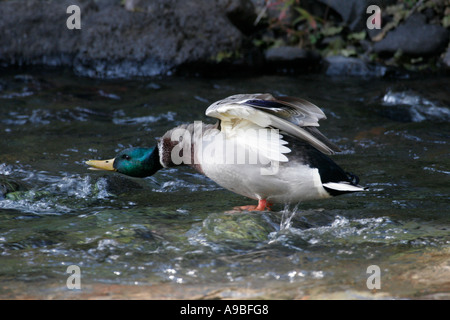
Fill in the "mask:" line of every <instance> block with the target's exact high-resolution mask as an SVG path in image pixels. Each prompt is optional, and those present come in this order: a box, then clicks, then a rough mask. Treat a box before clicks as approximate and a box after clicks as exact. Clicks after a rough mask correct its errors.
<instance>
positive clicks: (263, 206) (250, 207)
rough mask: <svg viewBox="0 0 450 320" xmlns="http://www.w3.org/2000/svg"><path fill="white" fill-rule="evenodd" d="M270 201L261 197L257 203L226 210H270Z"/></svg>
mask: <svg viewBox="0 0 450 320" xmlns="http://www.w3.org/2000/svg"><path fill="white" fill-rule="evenodd" d="M271 206H272V204H271V203H269V202H267V200H265V199H262V200H259V202H258V205H256V206H255V205H247V206H239V207H234V208H233V210H232V211H228V212H230V213H233V212H242V211H270V207H271Z"/></svg>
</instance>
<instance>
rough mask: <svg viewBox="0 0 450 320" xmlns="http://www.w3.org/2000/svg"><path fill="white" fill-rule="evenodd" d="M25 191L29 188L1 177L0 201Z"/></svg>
mask: <svg viewBox="0 0 450 320" xmlns="http://www.w3.org/2000/svg"><path fill="white" fill-rule="evenodd" d="M25 190H27V188H26V187H25V186H23V185H22V184H20V183H18V182H17V181H14V180H13V179H10V178H6V177H2V176H0V199H1V198H3V197H5V196H6V195H7V194H9V193H12V192H17V191H25Z"/></svg>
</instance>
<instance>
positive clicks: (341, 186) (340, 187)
mask: <svg viewBox="0 0 450 320" xmlns="http://www.w3.org/2000/svg"><path fill="white" fill-rule="evenodd" d="M323 186H324V187H327V188H329V189H333V190H336V191H347V192H356V191H365V190H366V189H365V188H364V187H361V186H354V185H352V184H351V183H349V182H345V181H342V182H327V183H324V184H323Z"/></svg>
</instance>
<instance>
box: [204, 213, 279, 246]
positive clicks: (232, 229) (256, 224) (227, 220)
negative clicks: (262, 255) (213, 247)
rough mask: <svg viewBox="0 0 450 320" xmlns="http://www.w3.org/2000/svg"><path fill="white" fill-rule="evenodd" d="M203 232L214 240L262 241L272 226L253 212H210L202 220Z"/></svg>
mask: <svg viewBox="0 0 450 320" xmlns="http://www.w3.org/2000/svg"><path fill="white" fill-rule="evenodd" d="M202 231H203V232H205V233H206V235H207V237H208V238H209V239H211V240H212V241H214V242H217V241H227V240H237V241H264V240H267V239H268V235H269V233H270V232H272V231H274V229H273V227H272V226H271V225H270V224H269V223H268V222H267V221H265V220H264V219H262V218H261V215H260V214H258V215H255V214H249V213H244V214H239V213H236V214H211V215H210V216H209V217H208V218H207V219H206V220H205V221H204V222H203V229H202Z"/></svg>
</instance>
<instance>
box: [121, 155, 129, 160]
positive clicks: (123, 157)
mask: <svg viewBox="0 0 450 320" xmlns="http://www.w3.org/2000/svg"><path fill="white" fill-rule="evenodd" d="M122 159H125V160H130V159H131V157H130V156H129V155H127V154H124V155H122Z"/></svg>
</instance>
